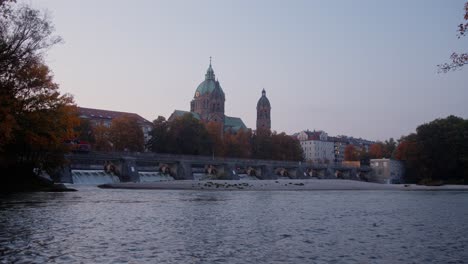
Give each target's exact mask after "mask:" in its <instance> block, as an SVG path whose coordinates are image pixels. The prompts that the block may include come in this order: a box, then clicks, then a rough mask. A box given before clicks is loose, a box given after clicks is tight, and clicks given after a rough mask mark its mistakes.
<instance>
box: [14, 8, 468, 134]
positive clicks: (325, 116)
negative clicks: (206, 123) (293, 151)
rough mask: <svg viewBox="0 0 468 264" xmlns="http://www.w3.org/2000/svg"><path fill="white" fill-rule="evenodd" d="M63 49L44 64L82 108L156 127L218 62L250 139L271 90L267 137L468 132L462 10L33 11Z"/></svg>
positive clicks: (186, 102) (185, 103) (229, 103)
mask: <svg viewBox="0 0 468 264" xmlns="http://www.w3.org/2000/svg"><path fill="white" fill-rule="evenodd" d="M23 2H26V3H29V4H31V5H33V6H34V7H37V8H39V9H43V10H45V9H47V10H48V11H49V13H50V15H51V17H52V20H53V22H54V24H55V27H56V33H57V34H58V35H60V36H62V37H63V39H64V43H63V44H60V45H58V46H56V47H54V48H52V49H51V50H50V52H49V55H48V57H47V63H48V64H49V65H50V66H51V68H52V70H53V71H54V74H55V80H56V82H57V83H59V84H60V87H61V90H62V91H63V92H68V93H71V94H73V95H74V96H75V100H76V103H77V104H78V105H80V106H83V107H91V108H101V109H108V110H116V111H128V112H135V113H138V114H140V115H141V116H143V117H145V118H147V119H149V120H153V119H155V118H156V117H157V116H158V115H162V116H164V117H166V118H168V117H169V115H170V114H171V113H172V111H173V110H174V109H180V110H189V108H190V101H191V100H192V98H193V96H194V93H195V89H196V87H197V86H198V84H199V83H200V82H202V81H203V80H204V74H205V72H206V69H207V67H208V64H209V57H210V56H212V57H213V68H214V71H215V74H216V76H217V78H218V79H219V81H220V83H221V86H222V87H223V90H224V92H225V94H226V105H225V109H226V114H227V115H229V116H238V117H241V118H242V119H243V120H244V122H245V123H246V125H247V126H248V127H251V128H255V118H256V109H255V108H256V103H257V100H258V99H259V98H260V96H261V90H262V88H265V90H266V91H267V96H268V98H269V99H270V102H271V104H272V113H271V116H272V129H274V130H276V131H278V132H282V131H284V132H287V133H294V132H298V131H300V130H304V129H311V130H312V129H320V130H324V131H326V132H327V133H328V134H329V135H343V134H344V135H349V136H355V137H363V138H367V139H371V140H385V139H388V138H389V137H394V138H399V137H400V136H401V135H406V134H408V133H410V132H413V131H415V128H416V127H417V126H418V125H420V124H422V123H425V122H429V121H432V120H433V119H435V118H441V117H446V116H448V115H451V114H453V115H457V116H460V117H463V118H468V67H465V69H463V70H461V71H456V72H450V73H447V74H438V73H437V66H436V65H437V64H440V63H443V62H448V58H449V56H450V54H451V53H452V52H453V51H457V52H462V51H465V52H466V51H468V37H466V38H465V39H457V37H456V29H457V25H458V24H460V23H461V22H462V18H463V5H464V2H466V0H450V1H447V0H411V1H407V0H394V1H384V0H381V1H379V0H356V1H349V0H343V1H338V0H336V1H328V0H327V1H325V0H323V1H312V0H310V1H274V0H267V1H251V0H245V1H234V0H225V1H219V0H213V1H203V0H197V1H189V0H187V1H179V0H171V1H153V0H147V1H146V0H145V1H144V0H140V1H128V0H126V1H116V0H99V1H95V0H93V1H91V0H80V1H64V0H34V1H31V0H25V1H23Z"/></svg>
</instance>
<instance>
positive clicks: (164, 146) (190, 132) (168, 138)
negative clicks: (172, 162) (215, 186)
mask: <svg viewBox="0 0 468 264" xmlns="http://www.w3.org/2000/svg"><path fill="white" fill-rule="evenodd" d="M153 124H154V129H153V131H152V132H151V140H150V141H149V142H148V148H149V149H150V150H152V151H155V152H160V153H172V154H185V155H211V154H212V151H213V143H212V140H211V138H210V135H209V133H208V131H207V129H206V127H205V126H204V125H203V124H202V123H201V122H200V121H199V120H197V119H195V118H194V117H193V116H192V115H191V114H186V115H184V116H182V117H180V118H176V119H175V120H173V121H171V122H167V121H166V120H165V119H164V118H163V117H159V118H158V119H157V120H155V121H154V122H153Z"/></svg>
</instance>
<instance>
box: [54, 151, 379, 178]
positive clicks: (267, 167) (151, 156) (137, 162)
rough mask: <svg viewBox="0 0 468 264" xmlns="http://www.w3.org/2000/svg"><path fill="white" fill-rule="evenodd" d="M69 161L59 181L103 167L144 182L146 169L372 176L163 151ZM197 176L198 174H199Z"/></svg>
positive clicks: (364, 171)
mask: <svg viewBox="0 0 468 264" xmlns="http://www.w3.org/2000/svg"><path fill="white" fill-rule="evenodd" d="M66 159H67V160H68V163H67V164H66V165H65V166H64V167H63V169H62V170H61V171H60V172H59V173H57V174H56V175H54V178H55V180H56V181H60V182H65V183H73V177H72V174H73V172H74V171H102V173H105V174H112V175H115V176H117V177H118V178H119V181H121V182H140V180H141V179H140V178H141V177H143V176H142V175H145V173H158V174H161V175H168V176H170V177H171V178H173V179H175V180H194V179H197V177H199V176H200V175H201V176H202V178H205V179H206V178H208V179H223V180H239V179H241V178H243V177H245V176H248V177H255V178H256V179H260V180H266V179H270V180H274V179H279V178H289V179H312V178H320V179H352V180H364V181H367V180H369V176H370V173H371V172H372V170H371V168H370V167H368V166H364V167H362V166H361V167H349V166H344V165H342V164H337V163H330V164H316V163H306V162H293V161H275V160H258V159H237V158H222V157H210V156H190V155H173V154H159V153H148V152H145V153H127V152H90V153H71V154H68V155H66ZM196 176H197V177H196Z"/></svg>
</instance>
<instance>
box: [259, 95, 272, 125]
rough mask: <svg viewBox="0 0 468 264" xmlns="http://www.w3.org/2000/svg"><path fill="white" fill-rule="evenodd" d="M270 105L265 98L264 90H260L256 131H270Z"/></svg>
mask: <svg viewBox="0 0 468 264" xmlns="http://www.w3.org/2000/svg"><path fill="white" fill-rule="evenodd" d="M270 113H271V105H270V101H269V100H268V98H267V97H266V92H265V89H263V90H262V97H260V99H259V100H258V103H257V131H260V130H268V131H269V130H271V116H270Z"/></svg>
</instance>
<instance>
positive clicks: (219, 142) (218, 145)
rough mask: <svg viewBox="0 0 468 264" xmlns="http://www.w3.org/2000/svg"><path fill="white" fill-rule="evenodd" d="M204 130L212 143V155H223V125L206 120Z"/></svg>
mask: <svg viewBox="0 0 468 264" xmlns="http://www.w3.org/2000/svg"><path fill="white" fill-rule="evenodd" d="M205 128H206V131H207V132H208V134H209V136H210V141H211V142H212V143H213V145H212V151H211V152H212V155H213V156H215V155H216V156H224V155H225V149H224V142H225V140H223V126H222V125H221V124H220V123H218V122H208V123H207V124H206V125H205ZM229 134H230V133H225V134H224V135H225V136H227V135H229Z"/></svg>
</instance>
